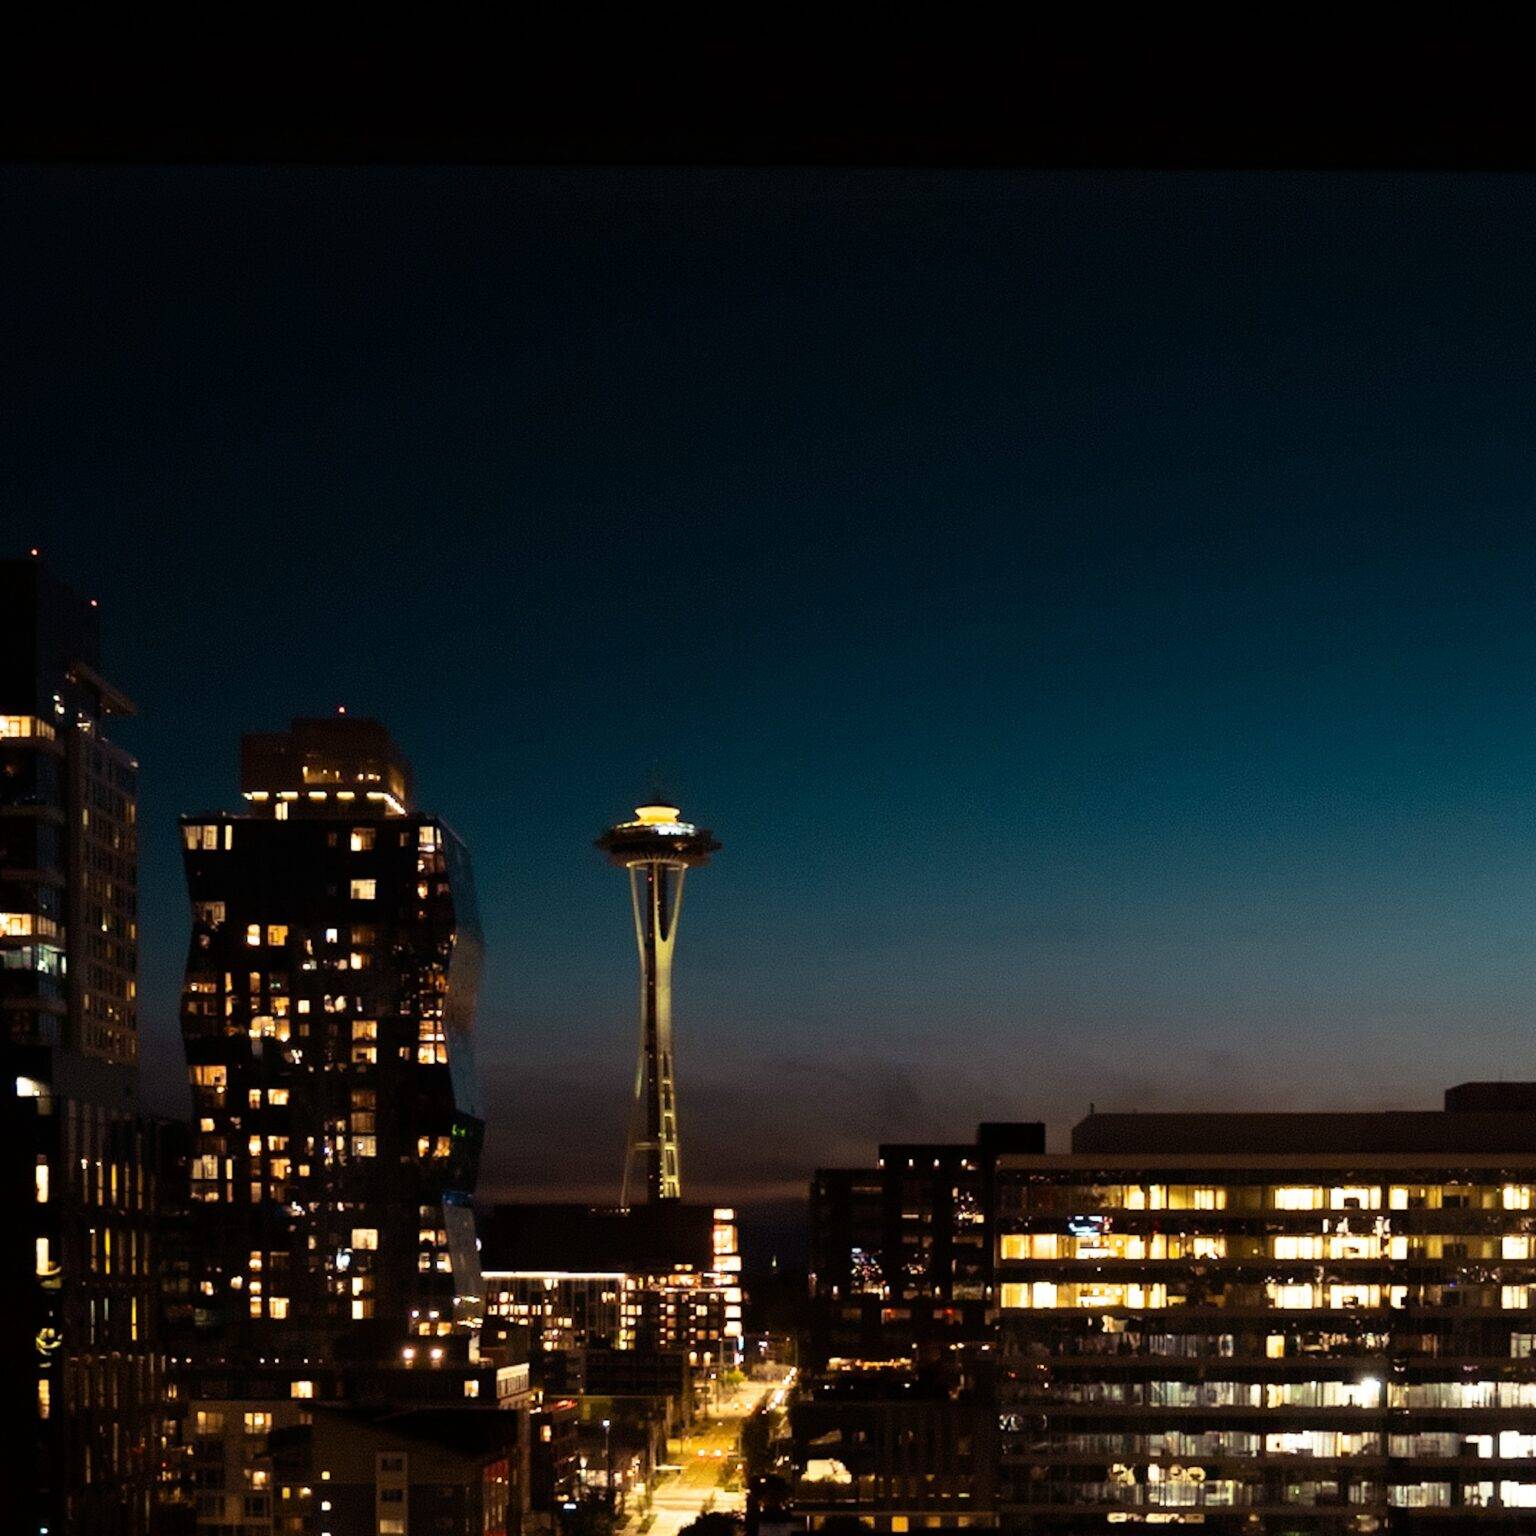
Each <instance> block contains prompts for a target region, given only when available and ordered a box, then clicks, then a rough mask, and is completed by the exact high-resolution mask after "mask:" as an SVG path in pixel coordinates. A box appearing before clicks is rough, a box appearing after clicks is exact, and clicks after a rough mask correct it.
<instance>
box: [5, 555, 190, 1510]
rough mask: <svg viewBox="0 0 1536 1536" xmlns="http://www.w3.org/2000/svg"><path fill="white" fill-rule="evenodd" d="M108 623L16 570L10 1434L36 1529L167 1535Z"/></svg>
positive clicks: (161, 1385)
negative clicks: (162, 1526) (17, 1429)
mask: <svg viewBox="0 0 1536 1536" xmlns="http://www.w3.org/2000/svg"><path fill="white" fill-rule="evenodd" d="M97 619H98V615H97V611H96V608H95V605H94V604H91V603H88V602H86V601H85V600H83V599H81V598H80V597H78V596H77V595H76V594H75V593H73V592H71V591H70V590H69V589H68V588H67V587H65V586H64V585H63V584H62V583H60V582H59V581H57V580H56V579H55V578H53V577H52V576H51V575H50V574H49V572H48V571H47V570H46V569H45V568H44V567H43V566H42V564H41V563H40V562H39V561H38V560H36V559H27V560H9V561H3V562H0V1030H3V1034H0V1050H3V1051H4V1056H5V1060H4V1073H3V1076H0V1082H3V1083H4V1084H5V1091H6V1094H7V1098H8V1101H9V1108H8V1110H7V1113H6V1115H5V1117H4V1122H5V1124H4V1135H5V1168H6V1194H7V1198H8V1201H9V1202H10V1203H9V1209H11V1210H12V1211H13V1212H16V1213H20V1220H19V1230H18V1231H17V1232H16V1233H15V1234H14V1235H15V1241H13V1242H12V1243H11V1244H8V1245H7V1249H6V1259H5V1266H6V1270H7V1274H6V1287H5V1293H6V1295H7V1296H8V1297H10V1298H14V1301H13V1305H12V1306H11V1307H10V1308H8V1322H7V1325H6V1328H5V1339H6V1343H5V1349H4V1361H5V1365H6V1367H7V1369H6V1371H5V1383H6V1384H5V1389H4V1391H5V1397H6V1400H7V1402H8V1404H9V1407H10V1413H9V1414H8V1415H7V1418H8V1422H10V1423H11V1424H12V1425H13V1426H21V1427H22V1428H21V1435H20V1439H19V1441H18V1448H19V1450H20V1459H21V1462H22V1463H23V1464H24V1465H26V1466H27V1467H28V1468H29V1473H30V1475H29V1476H27V1477H26V1478H23V1479H21V1480H20V1486H19V1487H18V1488H17V1489H16V1490H15V1491H16V1495H17V1497H18V1498H19V1499H20V1500H21V1506H20V1509H19V1511H17V1512H13V1513H14V1518H16V1519H17V1520H18V1521H19V1522H20V1523H19V1525H18V1528H19V1529H22V1530H30V1531H42V1530H49V1531H61V1530H90V1531H93V1532H101V1533H104V1536H117V1533H132V1532H141V1531H144V1530H146V1529H147V1528H148V1525H149V1522H150V1519H151V1513H152V1508H153V1505H154V1502H155V1497H156V1492H157V1489H158V1487H159V1485H160V1483H161V1479H162V1475H163V1473H164V1471H165V1462H166V1458H167V1456H168V1455H169V1453H170V1447H169V1440H168V1434H169V1429H168V1423H169V1421H168V1416H167V1413H166V1411H165V1402H166V1393H167V1386H166V1380H165V1358H164V1352H163V1349H162V1348H161V1345H160V1341H159V1337H158V1331H159V1330H158V1322H159V1315H158V1306H157V1301H158V1296H157V1282H156V1274H157V1267H158V1260H159V1254H158V1241H159V1232H158V1227H157V1223H156V1220H155V1212H156V1209H157V1206H158V1205H159V1203H160V1200H161V1194H162V1191H161V1187H160V1186H161V1181H162V1178H163V1177H164V1175H165V1172H166V1169H167V1167H168V1159H169V1158H170V1157H171V1155H172V1153H171V1137H170V1132H169V1128H168V1127H166V1126H165V1125H164V1124H163V1123H161V1122H158V1121H156V1120H154V1119H151V1118H148V1117H145V1116H143V1115H141V1114H140V1113H139V1109H138V998H137V986H138V912H137V895H138V765H137V763H136V762H135V761H134V759H133V757H132V756H131V755H130V754H129V753H128V752H127V751H125V750H124V749H123V748H122V747H121V746H120V745H118V744H116V743H115V742H113V741H112V740H111V738H110V735H109V732H110V730H111V729H112V721H113V719H114V718H115V717H121V716H124V715H129V714H132V713H133V706H132V705H131V704H130V703H129V701H128V700H127V698H126V697H124V695H123V694H122V693H121V692H119V690H118V689H117V688H115V687H114V686H113V685H112V684H111V683H109V682H108V681H107V680H106V679H105V678H104V677H103V676H102V673H101V670H100V667H101V662H100V654H99V646H100V642H99V632H98V622H97Z"/></svg>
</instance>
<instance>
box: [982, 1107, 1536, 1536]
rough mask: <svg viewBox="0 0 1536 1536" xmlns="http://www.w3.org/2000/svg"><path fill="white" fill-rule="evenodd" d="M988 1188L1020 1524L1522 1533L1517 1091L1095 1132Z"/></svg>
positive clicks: (1532, 1166) (1533, 1421)
mask: <svg viewBox="0 0 1536 1536" xmlns="http://www.w3.org/2000/svg"><path fill="white" fill-rule="evenodd" d="M997 1177H998V1223H999V1233H998V1237H997V1253H998V1280H999V1302H1000V1305H1001V1316H1002V1341H1003V1348H1004V1352H1005V1358H1004V1361H1003V1367H1004V1369H1003V1379H1002V1384H1001V1393H1000V1413H999V1430H1000V1435H1001V1442H1002V1443H1001V1472H1000V1475H1001V1479H1002V1483H1003V1488H1002V1508H1003V1512H1004V1516H1005V1520H1006V1521H1007V1523H1008V1524H1010V1525H1011V1526H1013V1527H1014V1528H1016V1529H1020V1530H1023V1531H1028V1532H1041V1533H1044V1532H1051V1533H1067V1532H1087V1531H1104V1532H1108V1531H1118V1530H1123V1529H1125V1528H1126V1527H1130V1528H1131V1529H1141V1528H1145V1527H1149V1526H1152V1525H1157V1526H1159V1527H1168V1526H1198V1527H1199V1528H1201V1529H1202V1530H1204V1531H1208V1532H1212V1533H1219V1532H1227V1531H1230V1532H1239V1531H1241V1532H1258V1531H1262V1532H1265V1533H1291V1532H1339V1533H1342V1532H1374V1531H1380V1532H1386V1531H1414V1532H1417V1531H1437V1532H1447V1531H1462V1530H1465V1531H1473V1530H1479V1531H1480V1530H1504V1531H1531V1530H1536V1310H1533V1306H1532V1303H1533V1301H1536V1085H1521V1084H1512V1085H1504V1084H1484V1085H1476V1084H1473V1085H1467V1086H1465V1087H1462V1088H1457V1089H1452V1090H1451V1091H1450V1092H1449V1093H1448V1094H1447V1095H1446V1106H1445V1110H1444V1111H1443V1112H1438V1113H1437V1112H1430V1113H1390V1114H1316V1115H1308V1114H1297V1115H1288V1114H1255V1115H1092V1116H1090V1117H1089V1118H1088V1119H1087V1120H1085V1121H1083V1122H1082V1123H1081V1124H1080V1125H1079V1126H1078V1127H1077V1129H1076V1131H1075V1132H1074V1134H1073V1139H1072V1152H1071V1153H1070V1154H1068V1155H1064V1156H1054V1157H1027V1156H1026V1157H1005V1158H1003V1159H1002V1160H1001V1162H1000V1164H999V1168H998V1175H997Z"/></svg>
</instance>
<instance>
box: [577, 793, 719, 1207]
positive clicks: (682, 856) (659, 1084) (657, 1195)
mask: <svg viewBox="0 0 1536 1536" xmlns="http://www.w3.org/2000/svg"><path fill="white" fill-rule="evenodd" d="M680 815H681V813H680V812H679V811H678V808H677V807H676V806H675V805H642V806H639V807H637V808H636V810H635V819H634V820H633V821H621V822H620V823H619V824H618V825H617V826H615V827H609V829H608V830H607V831H606V832H604V833H603V835H602V836H601V837H600V838H598V840H597V846H598V847H599V848H601V849H602V850H603V852H604V853H606V854H607V855H608V859H609V862H610V863H612V864H617V865H619V866H620V867H621V868H623V869H627V870H628V871H629V892H630V897H631V899H632V901H633V903H634V909H635V942H636V943H637V944H638V945H639V948H640V1063H639V1066H638V1067H637V1068H636V1070H635V1101H634V1106H633V1108H632V1110H631V1112H630V1120H629V1141H628V1145H627V1146H626V1148H625V1152H624V1182H623V1193H622V1196H621V1199H622V1201H623V1203H624V1204H625V1205H628V1204H629V1202H630V1194H631V1190H633V1191H634V1193H635V1196H636V1198H638V1197H639V1193H640V1188H641V1185H642V1184H643V1185H644V1190H645V1198H646V1199H647V1200H676V1199H679V1198H680V1197H681V1195H682V1177H681V1172H680V1170H679V1167H678V1155H677V1078H676V1074H675V1072H674V1070H673V1064H672V952H673V950H674V949H675V948H676V947H677V919H678V912H679V909H680V908H681V906H682V902H683V876H684V875H686V874H687V873H688V871H689V870H690V869H693V868H696V867H697V866H699V865H701V864H707V863H708V862H709V856H710V854H712V853H715V852H717V851H718V850H719V847H720V844H719V843H717V842H716V841H715V839H714V836H713V835H712V834H711V833H710V832H709V830H708V829H707V828H704V827H695V826H693V825H692V824H691V823H689V822H686V821H683V820H681V819H680Z"/></svg>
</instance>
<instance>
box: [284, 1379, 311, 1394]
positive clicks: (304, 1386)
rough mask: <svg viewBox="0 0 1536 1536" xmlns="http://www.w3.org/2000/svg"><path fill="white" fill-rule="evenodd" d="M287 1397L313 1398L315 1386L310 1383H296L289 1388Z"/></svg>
mask: <svg viewBox="0 0 1536 1536" xmlns="http://www.w3.org/2000/svg"><path fill="white" fill-rule="evenodd" d="M288 1395H289V1396H290V1397H313V1396H314V1395H315V1384H314V1382H312V1381H296V1382H294V1383H292V1385H290V1386H289V1388H288Z"/></svg>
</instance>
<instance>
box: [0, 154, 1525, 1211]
mask: <svg viewBox="0 0 1536 1536" xmlns="http://www.w3.org/2000/svg"><path fill="white" fill-rule="evenodd" d="M0 193H3V206H4V208H5V210H6V218H5V228H6V233H5V239H4V242H3V247H0V269H3V278H4V287H3V295H4V296H3V300H0V316H3V325H4V332H3V337H0V345H3V356H4V359H5V364H4V370H3V371H4V395H3V398H0V438H3V450H4V451H3V453H0V477H3V491H0V519H3V527H4V529H5V533H6V539H5V542H6V543H7V544H8V545H9V546H10V547H11V548H13V549H16V550H19V549H22V548H24V547H25V546H26V545H28V544H31V543H38V544H40V545H42V546H43V547H44V549H45V552H46V554H47V555H48V557H49V558H50V560H51V562H52V564H54V566H55V567H56V568H57V569H58V570H59V571H60V573H61V574H63V575H65V576H66V577H67V578H69V579H72V580H73V581H74V582H75V584H76V585H77V586H79V587H81V588H82V589H83V590H86V591H89V592H90V593H93V594H95V595H97V596H99V597H100V599H101V602H102V609H103V615H104V621H105V625H106V630H107V646H108V655H109V659H110V670H111V673H112V675H113V676H114V677H115V678H116V679H118V680H119V681H120V682H121V684H122V685H123V686H124V687H125V688H126V689H127V690H128V691H129V692H130V693H131V694H133V695H134V696H135V697H136V698H137V699H138V700H139V702H140V705H141V709H142V716H141V718H140V719H139V720H137V721H136V722H134V723H133V724H132V725H131V726H129V727H128V728H127V729H126V730H125V731H124V735H125V736H126V737H127V739H128V740H129V742H130V744H131V745H132V746H133V747H134V748H135V749H136V750H137V751H138V753H139V754H140V757H141V760H142V767H143V815H144V869H143V882H144V891H143V935H144V987H143V995H144V1004H145V1015H146V1025H145V1028H146V1033H147V1035H148V1036H149V1044H148V1047H147V1049H146V1062H147V1067H148V1077H149V1086H150V1090H151V1093H152V1094H154V1095H157V1096H158V1097H159V1098H160V1099H161V1101H162V1102H174V1101H175V1094H176V1091H177V1090H176V1077H177V1074H178V1073H179V1060H178V1057H177V1054H176V1052H177V1047H176V1044H175V1042H176V1026H175V1012H176V993H177V985H178V979H179V972H180V965H181V959H182V950H183V945H184V943H185V937H186V920H185V916H184V911H183V906H184V902H183V894H182V889H181V877H180V870H179V866H178V859H177V853H176V849H175V833H174V818H175V816H176V815H177V814H178V813H179V812H181V811H184V810H196V809H202V808H207V807H209V806H227V805H231V804H233V803H234V788H235V769H236V749H237V738H238V735H239V733H240V731H241V730H243V729H251V728H272V727H276V726H279V725H281V724H282V723H283V722H284V721H286V720H287V719H288V718H289V717H290V716H291V715H293V714H297V713H313V712H323V711H326V710H328V709H330V708H332V707H333V706H334V705H335V704H337V703H345V704H346V705H347V706H348V707H349V708H350V709H351V710H352V711H353V712H354V713H371V714H376V715H378V716H379V717H380V718H382V719H384V720H385V721H386V722H387V723H388V724H389V725H390V727H391V729H392V730H393V731H394V733H395V735H396V736H397V738H398V739H399V740H400V741H401V743H402V744H403V745H404V746H405V748H406V749H407V751H408V752H409V753H410V754H411V756H412V758H413V759H414V761H415V763H416V767H417V778H418V787H419V792H420V798H421V800H422V802H423V803H424V804H426V805H428V806H430V807H432V808H433V809H436V810H440V811H441V812H442V813H444V814H445V815H446V816H447V817H448V818H449V819H450V820H451V821H452V822H454V823H455V825H456V826H457V827H458V828H459V830H460V831H461V832H462V833H463V834H464V836H465V837H466V839H467V840H468V842H469V844H470V846H471V848H472V850H473V852H474V855H475V860H476V866H477V871H478V877H479V884H480V892H481V901H482V905H483V908H484V915H485V920H486V927H487V931H488V938H489V943H490V955H489V964H488V970H487V977H486V988H485V994H484V997H483V1002H482V1010H481V1021H480V1029H481V1036H480V1040H481V1049H480V1063H481V1071H482V1076H483V1078H484V1080H485V1088H486V1094H485V1097H486V1099H487V1102H488V1105H489V1118H490V1120H491V1131H490V1137H491V1140H490V1149H489V1158H488V1172H487V1182H488V1185H490V1186H491V1187H493V1188H495V1189H497V1190H500V1191H513V1190H516V1191H521V1192H525V1193H529V1194H533V1193H552V1192H556V1191H559V1192H580V1193H586V1192H589V1191H590V1192H591V1193H592V1194H594V1195H606V1194H610V1193H612V1192H613V1190H614V1189H615V1188H616V1184H617V1178H618V1173H619V1167H620V1152H621V1147H622V1137H623V1122H624V1099H625V1095H626V1092H627V1090H628V1087H629V1082H630V1076H631V1072H632V1067H633V1054H634V1028H635V1026H634V1011H635V1002H634V977H633V973H634V956H633V949H632V944H631V940H630V936H629V933H628V929H627V923H628V916H627V910H626V900H625V895H624V891H623V883H622V880H621V879H620V877H619V876H618V875H617V874H616V873H615V872H614V871H611V870H609V869H608V868H606V867H605V865H604V864H603V862H602V860H601V857H600V856H599V855H598V854H597V853H596V852H595V851H594V850H593V849H592V847H591V839H592V838H593V836H594V835H595V834H596V833H597V831H598V830H599V829H600V828H601V826H602V825H603V824H604V823H605V822H607V821H611V820H614V819H616V818H618V817H619V816H620V815H622V814H623V813H625V812H626V811H627V809H628V808H629V807H630V806H631V805H632V804H633V803H634V798H635V795H636V793H637V792H639V791H641V790H643V789H644V787H645V785H646V783H647V781H648V780H649V779H650V777H651V773H652V769H653V766H654V765H657V764H659V765H660V768H661V772H662V773H663V775H664V777H665V779H666V781H667V782H669V783H671V784H672V785H673V786H675V790H676V794H677V796H678V797H679V799H680V802H681V804H682V806H683V808H684V810H685V813H687V814H688V815H690V816H692V817H695V818H697V819H698V820H701V821H703V822H705V823H707V824H709V825H711V826H713V828H714V829H715V831H716V833H717V834H718V835H719V836H720V837H721V839H722V840H723V841H724V843H725V851H724V853H723V854H722V855H721V856H720V857H719V859H718V860H717V861H716V863H715V864H714V865H713V866H712V867H711V868H710V869H708V870H707V871H705V872H704V873H702V874H701V875H699V876H698V877H696V879H694V880H692V881H690V890H689V896H688V901H687V904H686V907H685V914H684V923H683V936H682V946H681V953H680V960H679V977H678V980H679V996H678V1037H679V1042H678V1051H679V1070H680V1077H681V1095H682V1110H683V1136H684V1176H685V1182H686V1183H688V1184H690V1185H691V1189H692V1191H693V1192H695V1193H698V1194H701V1195H702V1194H709V1193H721V1194H730V1195H732V1196H734V1197H741V1196H752V1195H756V1196H759V1197H768V1196H772V1195H782V1194H785V1193H789V1192H793V1191H795V1190H798V1189H800V1188H802V1187H803V1183H804V1179H805V1177H806V1175H807V1174H808V1172H809V1170H810V1168H811V1167H812V1166H813V1165H814V1164H815V1163H817V1162H828V1161H842V1160H849V1159H855V1158H857V1159H860V1160H864V1159H867V1158H868V1156H869V1155H870V1154H871V1152H872V1144H873V1142H874V1141H875V1140H876V1139H877V1138H881V1137H884V1138H888V1139H894V1138H914V1137H919V1136H923V1137H928V1136H960V1135H963V1134H966V1133H967V1132H968V1130H969V1128H970V1127H971V1126H972V1125H973V1124H974V1122H975V1121H976V1120H978V1119H980V1118H984V1117H985V1118H999V1117H1004V1116H1020V1117H1028V1118H1033V1117H1041V1118H1045V1119H1047V1120H1048V1121H1049V1122H1050V1123H1051V1125H1052V1129H1053V1132H1054V1133H1055V1134H1056V1135H1058V1136H1059V1135H1060V1134H1061V1133H1062V1132H1063V1131H1064V1129H1065V1127H1066V1126H1068V1125H1069V1124H1070V1123H1071V1122H1072V1121H1073V1120H1074V1119H1076V1118H1077V1117H1078V1116H1079V1115H1080V1114H1081V1113H1083V1112H1084V1111H1085V1110H1086V1108H1087V1106H1088V1103H1089V1101H1090V1100H1093V1101H1097V1103H1098V1105H1099V1106H1100V1107H1101V1108H1107V1107H1114V1108H1122V1109H1126V1108H1149V1109H1150V1108H1167V1107H1176V1106H1190V1107H1195V1106H1199V1107H1211V1108H1220V1107H1235V1106H1240V1105H1255V1106H1265V1107H1286V1106H1298V1107H1299V1106H1315V1107H1329V1106H1352V1105H1358V1106H1384V1105H1389V1104H1391V1105H1428V1104H1430V1103H1432V1102H1434V1100H1435V1096H1436V1095H1437V1094H1438V1092H1439V1090H1440V1089H1441V1088H1442V1087H1443V1086H1445V1085H1446V1084H1448V1083H1450V1082H1454V1081H1458V1080H1461V1079H1465V1078H1473V1077H1497V1076H1517V1077H1518V1076H1526V1077H1530V1076H1536V1037H1533V1030H1532V1027H1531V1025H1532V1019H1533V1015H1536V829H1533V810H1536V793H1533V779H1536V772H1533V770H1536V710H1533V704H1536V624H1533V596H1536V524H1533V518H1532V511H1533V506H1536V496H1533V490H1536V427H1533V405H1536V283H1533V282H1532V278H1531V273H1532V271H1533V270H1536V185H1533V183H1532V181H1530V180H1529V179H1523V178H1513V177H1503V178H1495V177H1461V178H1438V179H1437V178H1418V177H1411V176H1384V177H1377V178H1370V177H1349V176H1331V177H1326V178H1323V177H1306V176H1286V177H1279V176H1265V177H1258V176H1255V177H1248V178H1243V177H1230V176H1226V177H1222V176H1196V175H1167V174H1160V175H1061V176H1054V175H1041V174H1017V175H1012V174H1001V173H991V172H987V173H971V172H950V173H942V172H924V173H921V174H908V173H901V172H890V171H871V172H862V173H849V174H840V173H834V172H810V173H801V172H791V171H785V172H760V171H751V172H740V173H734V172H722V171H709V172H700V173H690V172H682V171H678V172H645V171H640V172H635V171H625V172H580V171H559V172H524V171H510V172H508V171H492V170H485V171H470V172H458V171H444V172H423V171H418V172H409V173H396V172H391V171H387V170H367V171H358V172H344V171H314V170H303V171H291V172H265V171H259V170H248V171H231V172H214V171H202V170H179V171H150V170H127V171H124V170H115V171H89V170H62V171H60V170H51V171H36V172H32V171H19V170H11V171H8V172H5V173H3V175H0Z"/></svg>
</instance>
